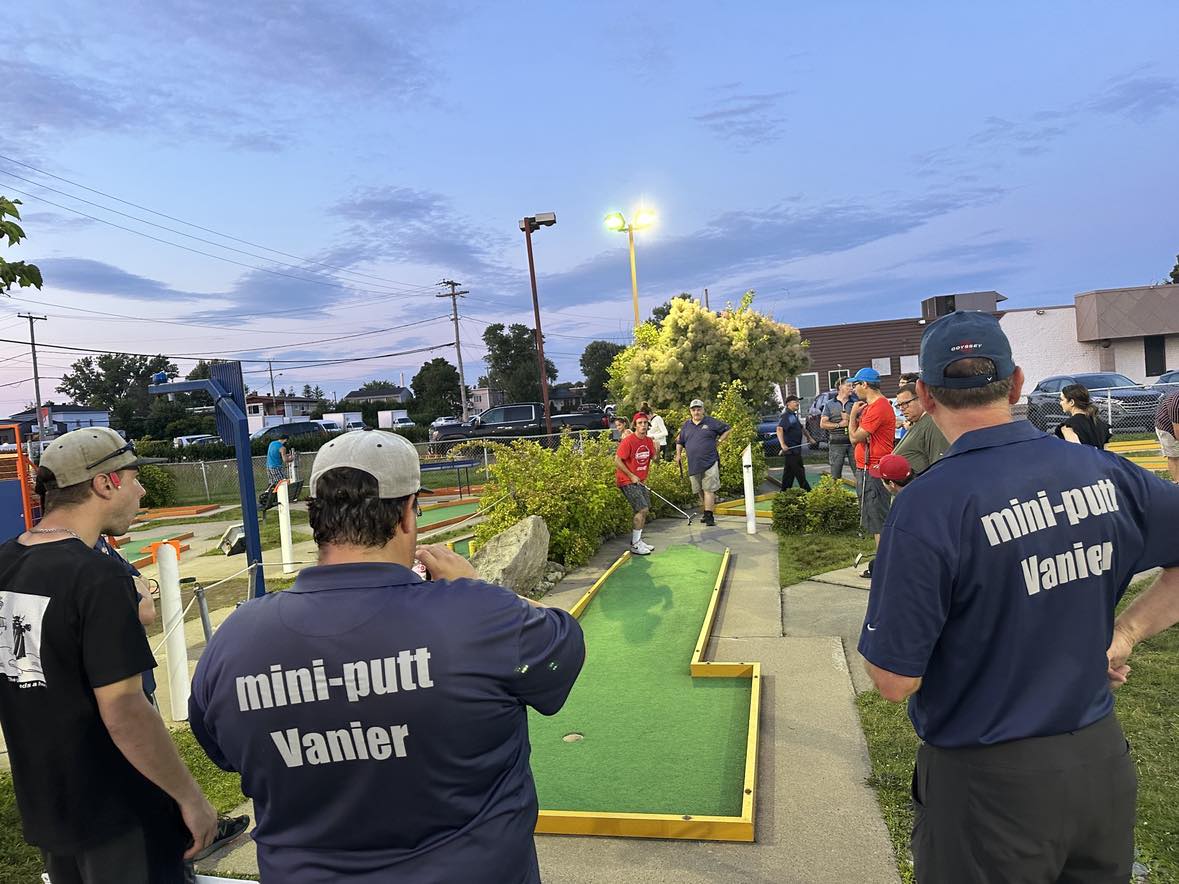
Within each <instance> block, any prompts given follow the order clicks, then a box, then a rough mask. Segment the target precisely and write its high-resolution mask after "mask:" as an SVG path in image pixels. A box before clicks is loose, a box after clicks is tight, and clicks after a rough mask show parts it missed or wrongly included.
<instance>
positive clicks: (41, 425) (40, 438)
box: [16, 313, 46, 460]
mask: <svg viewBox="0 0 1179 884" xmlns="http://www.w3.org/2000/svg"><path fill="white" fill-rule="evenodd" d="M16 315H17V316H19V317H20V318H21V319H27V320H28V321H29V346H30V347H32V349H33V395H34V396H36V397H37V408H36V413H37V459H38V460H40V459H41V452H42V450H44V448H45V420H44V418H43V417H42V416H41V373H40V372H39V371H38V370H37V336H36V333H35V332H34V331H33V323H35V322H38V321H40V322H45V321H46V317H44V316H37V315H35V314H33V313H18V314H16Z"/></svg>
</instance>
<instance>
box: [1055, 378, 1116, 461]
mask: <svg viewBox="0 0 1179 884" xmlns="http://www.w3.org/2000/svg"><path fill="white" fill-rule="evenodd" d="M1060 408H1061V410H1062V411H1063V412H1064V413H1065V415H1067V417H1066V418H1065V421H1064V423H1062V424H1061V425H1060V426H1058V427H1057V428H1056V435H1057V436H1059V437H1060V438H1061V439H1064V440H1065V441H1067V442H1077V443H1079V444H1081V445H1092V446H1093V447H1094V448H1105V444H1106V443H1107V442H1108V441H1109V437H1110V432H1109V424H1107V423H1106V422H1105V421H1103V420H1102V419H1101V418H1099V417H1098V416H1097V406H1095V405H1094V404H1093V401H1092V400H1091V399H1090V398H1089V391H1088V390H1087V389H1086V388H1085V387H1082V386H1081V385H1080V384H1069V385H1068V386H1067V387H1065V388H1064V389H1063V390H1061V391H1060Z"/></svg>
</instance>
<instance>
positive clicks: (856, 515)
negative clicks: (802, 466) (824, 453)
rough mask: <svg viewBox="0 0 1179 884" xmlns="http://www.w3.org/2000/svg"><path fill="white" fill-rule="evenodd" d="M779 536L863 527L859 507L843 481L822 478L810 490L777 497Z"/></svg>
mask: <svg viewBox="0 0 1179 884" xmlns="http://www.w3.org/2000/svg"><path fill="white" fill-rule="evenodd" d="M773 510H774V521H773V526H774V530H775V531H776V532H778V533H779V534H782V535H786V534H815V533H823V534H837V533H839V532H841V531H849V530H851V529H852V528H855V527H856V526H857V525H859V524H860V505H859V501H858V499H857V498H856V496H855V494H853V493H852V492H851V491H849V490H848V488H847V486H846V485H844V484H843V483H842V482H837V481H836V480H835V479H833V478H831V477H830V476H823V477H822V478H821V479H819V483H818V484H817V485H815V486H814V487H813V488H812V489H811V490H810V491H803V490H802V489H801V488H787V489H786V490H785V491H781V492H779V493H778V494H777V495H775V496H774V507H773Z"/></svg>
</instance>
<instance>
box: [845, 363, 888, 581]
mask: <svg viewBox="0 0 1179 884" xmlns="http://www.w3.org/2000/svg"><path fill="white" fill-rule="evenodd" d="M851 382H852V388H853V389H854V390H855V392H856V397H857V398H858V399H859V401H858V402H857V403H856V404H855V405H853V406H852V410H851V415H850V416H849V419H848V427H847V435H848V437H849V438H850V439H851V441H852V442H854V443H856V487H857V490H858V491H859V493H860V528H861V529H863V531H864V532H865V533H867V534H871V535H873V536H874V537H875V538H876V544H877V546H879V545H880V531H881V529H882V528H884V520H885V519H886V518H888V508H889V507H890V506H891V505H892V497H891V496H890V495H889V493H888V491H887V490H885V487H884V482H883V481H881V479H880V478H879V476H873V475H871V473H870V470H871V468H872V467H879V466H880V458H882V457H884V456H885V455H886V454H892V447H893V445H895V444H896V433H897V417H896V412H894V411H893V410H892V403H891V402H889V401H888V397H886V396H885V395H884V394H883V393H881V392H880V372H878V371H876V369H874V368H861V369H860V370H859V371H858V372H856V373H855V374H854V375H853V376H852V378H851ZM864 576H866V577H870V576H872V563H871V562H869V563H868V569H867V571H866V572H865V574H864Z"/></svg>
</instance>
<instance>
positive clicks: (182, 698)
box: [156, 543, 189, 721]
mask: <svg viewBox="0 0 1179 884" xmlns="http://www.w3.org/2000/svg"><path fill="white" fill-rule="evenodd" d="M156 564H157V565H158V566H159V569H160V578H159V579H160V613H161V615H162V616H163V618H164V633H165V634H166V635H167V636H168V640H167V641H166V642H165V643H164V666H165V668H166V669H167V671H168V687H169V689H170V690H169V693H170V695H171V699H172V709H171V713H172V716H171V717H172V720H173V721H188V690H189V675H188V643H187V641H186V640H185V637H184V624H183V623H182V622H181V621H182V620H183V619H184V607H183V606H182V605H181V604H180V562H179V561H178V560H177V558H176V547H174V546H172V544H170V543H165V544H161V545H160V546H159V547H157V548H156Z"/></svg>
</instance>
